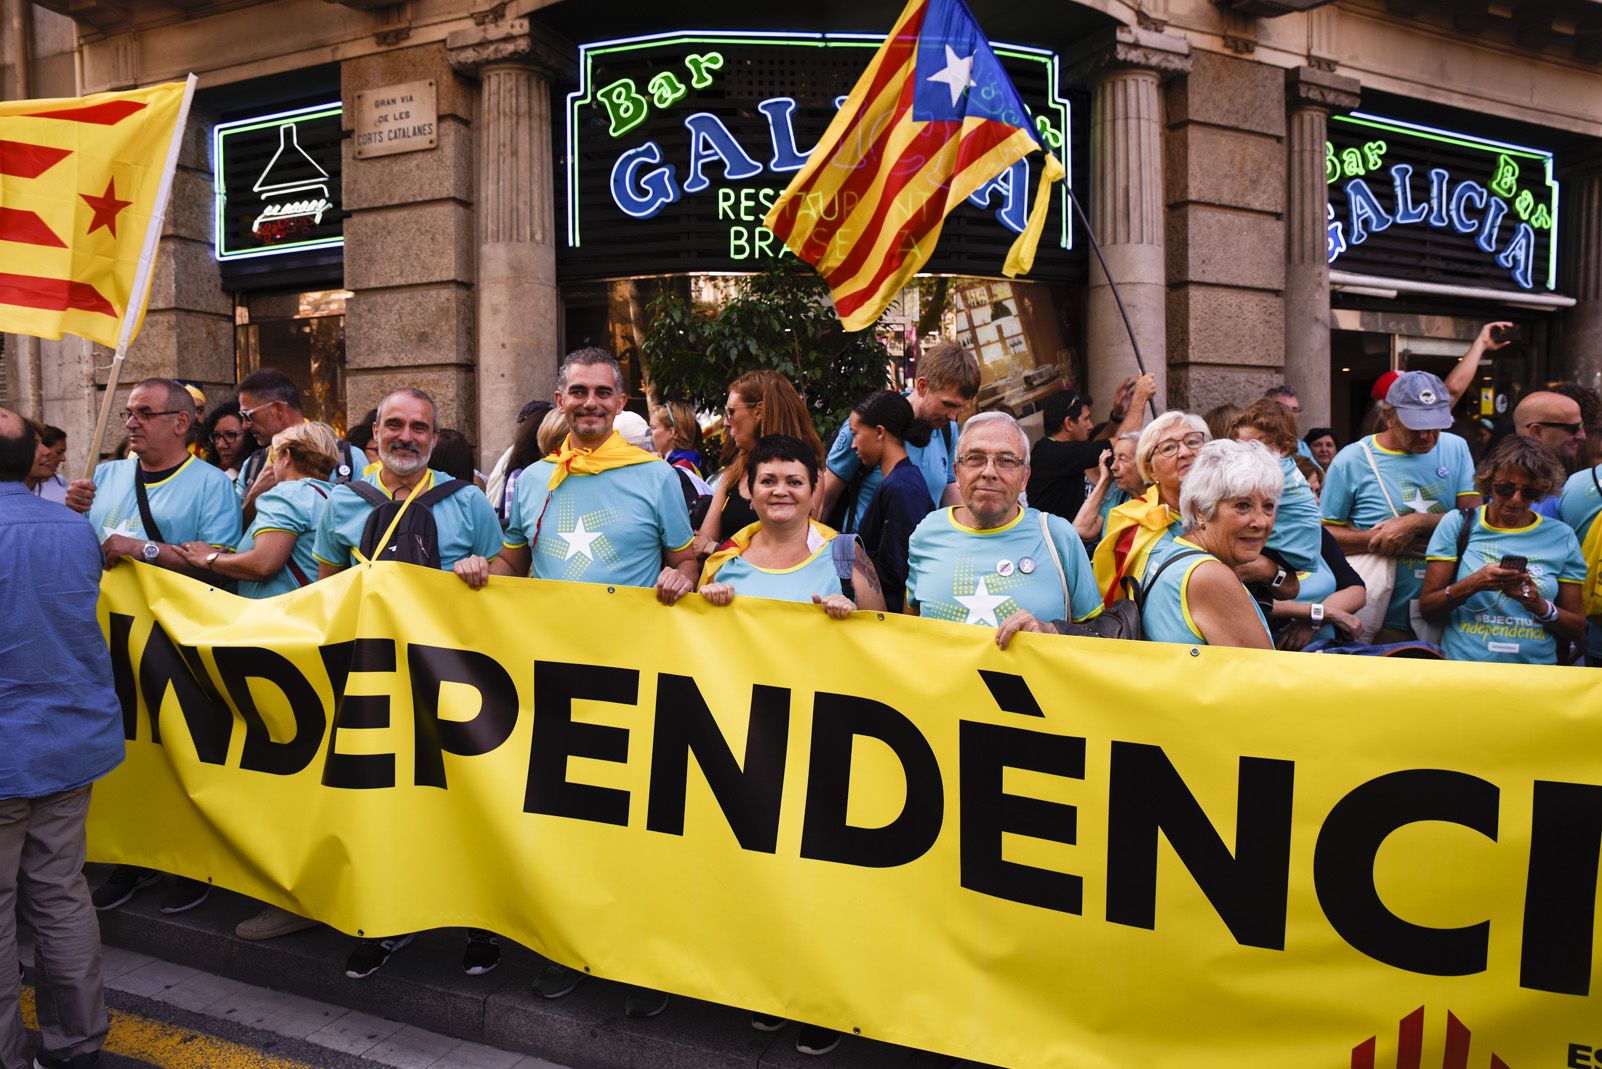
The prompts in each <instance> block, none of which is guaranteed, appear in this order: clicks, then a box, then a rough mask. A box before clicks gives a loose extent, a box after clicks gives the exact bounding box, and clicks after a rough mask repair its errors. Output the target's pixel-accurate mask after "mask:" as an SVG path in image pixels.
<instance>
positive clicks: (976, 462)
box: [957, 453, 1028, 475]
mask: <svg viewBox="0 0 1602 1069" xmlns="http://www.w3.org/2000/svg"><path fill="white" fill-rule="evenodd" d="M1027 463H1028V461H1027V460H1025V459H1024V458H1023V457H1018V456H1013V455H1012V454H1011V453H964V454H962V455H961V456H960V457H958V458H957V467H959V468H962V469H963V470H964V471H984V470H985V468H986V467H988V466H989V465H991V464H994V465H995V466H996V470H997V471H998V472H1000V473H1001V474H1003V475H1011V474H1012V473H1013V472H1015V471H1017V470H1018V469H1019V468H1021V467H1023V466H1024V465H1025V464H1027Z"/></svg>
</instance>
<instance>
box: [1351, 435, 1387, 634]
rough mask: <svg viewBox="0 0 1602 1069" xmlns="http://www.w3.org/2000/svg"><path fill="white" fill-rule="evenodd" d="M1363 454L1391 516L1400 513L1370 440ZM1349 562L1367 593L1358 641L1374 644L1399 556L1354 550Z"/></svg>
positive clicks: (1365, 444)
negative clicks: (1376, 460) (1355, 551)
mask: <svg viewBox="0 0 1602 1069" xmlns="http://www.w3.org/2000/svg"><path fill="white" fill-rule="evenodd" d="M1362 443H1363V453H1364V455H1365V456H1367V457H1368V466H1369V468H1370V470H1372V471H1373V472H1374V481H1375V482H1377V483H1379V488H1380V493H1382V494H1384V495H1385V504H1386V506H1388V507H1389V508H1390V510H1391V515H1392V516H1400V515H1401V513H1399V512H1397V511H1396V502H1394V501H1392V500H1391V492H1390V490H1388V489H1387V488H1386V486H1385V480H1384V479H1382V478H1380V472H1379V464H1378V463H1376V462H1375V460H1374V451H1373V450H1372V449H1370V448H1369V445H1368V439H1367V438H1364V439H1362ZM1346 563H1347V564H1350V565H1351V566H1352V570H1353V571H1354V572H1356V573H1357V574H1358V575H1360V576H1362V577H1363V588H1364V590H1365V591H1366V595H1365V597H1364V599H1363V607H1362V608H1361V609H1358V610H1357V619H1358V621H1359V622H1360V623H1361V624H1362V626H1361V627H1360V628H1359V629H1358V632H1357V640H1358V641H1359V642H1362V643H1365V644H1366V643H1371V642H1373V641H1374V636H1375V635H1376V634H1377V633H1378V632H1379V629H1380V628H1381V627H1383V626H1384V625H1385V611H1386V610H1387V609H1389V608H1390V605H1391V594H1392V593H1394V592H1395V590H1396V558H1395V557H1387V556H1385V555H1384V554H1383V553H1351V554H1348V555H1347V557H1346Z"/></svg>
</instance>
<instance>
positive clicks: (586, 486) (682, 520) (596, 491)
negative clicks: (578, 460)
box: [505, 460, 695, 587]
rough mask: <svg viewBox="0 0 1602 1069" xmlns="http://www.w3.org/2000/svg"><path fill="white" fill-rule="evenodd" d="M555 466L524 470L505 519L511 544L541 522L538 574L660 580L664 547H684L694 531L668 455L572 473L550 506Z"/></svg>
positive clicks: (616, 581)
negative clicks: (598, 470)
mask: <svg viewBox="0 0 1602 1069" xmlns="http://www.w3.org/2000/svg"><path fill="white" fill-rule="evenodd" d="M555 470H556V465H555V464H553V463H552V462H551V461H549V460H541V461H539V462H537V463H534V464H530V465H529V466H528V467H527V468H526V469H525V470H524V472H523V476H522V478H520V479H518V480H517V490H516V492H515V494H514V495H513V497H512V513H511V519H510V521H509V522H508V523H507V525H506V539H505V541H506V545H507V547H508V548H510V549H517V548H519V547H522V546H526V545H528V544H529V543H530V540H531V539H532V538H533V537H534V532H535V529H536V527H537V528H538V530H539V544H538V545H536V546H534V549H533V552H532V554H531V557H532V560H533V565H532V569H531V573H530V574H532V575H533V576H534V578H536V579H566V580H568V581H570V582H575V583H606V584H610V585H613V586H643V587H649V586H654V585H655V584H656V577H657V576H658V575H660V574H661V573H662V554H663V552H664V551H668V552H671V551H674V550H680V549H683V548H684V547H685V546H687V545H689V544H690V542H691V540H692V539H693V538H694V537H695V532H694V531H692V530H690V514H689V511H688V510H687V509H685V507H684V491H683V490H681V489H679V477H678V475H677V474H676V473H675V472H674V470H673V466H672V465H671V464H668V463H667V462H666V461H664V460H652V461H649V462H646V463H643V464H630V465H628V466H627V467H622V468H612V469H611V470H609V471H604V472H601V473H600V474H598V475H581V474H577V473H574V474H570V475H568V477H567V478H565V479H563V480H562V485H560V486H558V487H557V488H556V490H555V491H551V492H549V493H550V504H549V506H547V505H546V500H545V499H546V494H547V493H548V491H547V489H546V487H548V486H549V485H550V481H551V473H552V472H553V471H555ZM542 512H543V513H544V518H543V519H541V513H542Z"/></svg>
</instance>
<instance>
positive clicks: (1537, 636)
mask: <svg viewBox="0 0 1602 1069" xmlns="http://www.w3.org/2000/svg"><path fill="white" fill-rule="evenodd" d="M1562 485H1563V467H1562V465H1561V464H1560V463H1559V462H1558V458H1557V455H1556V454H1554V453H1553V452H1552V451H1551V450H1549V449H1547V448H1546V447H1545V446H1543V445H1541V444H1540V443H1539V442H1537V441H1535V440H1534V439H1533V438H1525V437H1523V436H1521V435H1512V436H1510V437H1507V438H1504V439H1502V441H1501V442H1500V443H1498V444H1497V446H1496V447H1495V448H1494V449H1492V450H1491V452H1490V455H1488V456H1487V457H1486V458H1485V459H1484V460H1482V461H1480V465H1479V467H1478V469H1476V470H1475V472H1474V488H1475V489H1476V490H1478V491H1479V492H1480V493H1481V494H1482V495H1483V496H1484V498H1485V504H1484V505H1483V506H1481V507H1480V508H1478V509H1475V510H1474V511H1473V512H1471V513H1469V515H1468V517H1467V522H1468V524H1469V533H1468V536H1467V538H1465V537H1463V533H1462V532H1463V524H1464V522H1465V517H1464V514H1463V513H1462V512H1454V513H1452V514H1450V515H1448V516H1446V517H1444V518H1443V519H1442V520H1441V522H1440V524H1439V525H1438V526H1437V527H1436V528H1435V534H1434V536H1433V537H1432V538H1431V539H1430V547H1429V552H1428V554H1427V557H1428V564H1427V566H1426V570H1425V573H1424V594H1423V597H1422V598H1421V599H1420V603H1419V608H1420V610H1421V611H1422V612H1423V614H1424V615H1425V616H1428V617H1433V618H1440V617H1442V616H1445V617H1446V633H1445V636H1444V637H1443V639H1442V642H1441V645H1442V648H1443V649H1444V650H1445V651H1446V657H1447V659H1448V660H1453V661H1502V662H1505V663H1509V664H1556V663H1557V659H1558V641H1557V640H1558V639H1559V638H1564V639H1579V638H1580V637H1581V636H1582V635H1584V634H1585V615H1584V611H1583V607H1582V602H1581V597H1580V588H1581V585H1582V584H1583V583H1584V582H1585V558H1584V556H1583V555H1582V554H1581V552H1580V543H1579V540H1578V539H1576V538H1575V537H1574V531H1573V530H1572V529H1570V528H1569V526H1568V525H1567V524H1564V523H1560V522H1554V521H1553V520H1550V519H1548V518H1546V517H1544V516H1541V515H1539V514H1537V513H1536V512H1535V510H1534V509H1533V508H1531V505H1533V504H1534V503H1535V502H1536V501H1539V500H1541V499H1542V498H1544V497H1546V496H1547V495H1548V494H1550V493H1552V491H1553V489H1554V488H1557V487H1560V486H1562Z"/></svg>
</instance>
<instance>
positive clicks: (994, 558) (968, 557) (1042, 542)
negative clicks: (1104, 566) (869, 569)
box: [907, 507, 1101, 627]
mask: <svg viewBox="0 0 1602 1069" xmlns="http://www.w3.org/2000/svg"><path fill="white" fill-rule="evenodd" d="M1040 517H1041V513H1039V512H1037V511H1036V510H1034V509H1031V508H1020V509H1019V510H1018V515H1017V516H1016V517H1015V518H1014V519H1013V520H1012V522H1011V523H1008V524H1005V525H1003V526H1001V527H998V528H996V529H995V530H991V531H978V530H974V529H973V528H971V527H964V526H963V525H962V524H960V523H958V522H957V518H956V508H955V507H948V508H943V509H937V510H936V511H934V512H931V513H929V515H927V516H925V517H924V518H923V522H922V523H920V524H918V528H917V530H915V531H913V532H912V539H911V542H910V543H909V547H908V562H907V563H908V573H907V603H908V604H909V605H910V604H912V603H914V602H916V603H917V604H918V614H919V615H920V616H923V617H925V618H927V619H930V620H951V621H954V622H956V623H959V624H981V625H984V626H987V627H999V626H1000V625H1001V622H1002V621H1003V620H1005V619H1006V618H1007V617H1009V616H1011V615H1012V614H1013V613H1015V612H1018V611H1019V610H1020V609H1027V610H1028V611H1029V612H1031V613H1033V614H1034V616H1035V618H1036V619H1038V620H1041V621H1043V622H1047V623H1049V622H1051V621H1053V620H1065V619H1070V618H1071V619H1073V620H1075V621H1083V620H1088V619H1090V618H1091V617H1092V616H1095V615H1096V614H1097V613H1099V612H1101V592H1100V591H1099V590H1098V589H1097V588H1096V577H1095V576H1094V575H1093V574H1092V573H1091V570H1090V558H1089V557H1087V556H1086V555H1085V545H1084V543H1083V542H1081V541H1080V540H1079V534H1078V533H1077V532H1076V531H1075V530H1074V528H1073V524H1071V523H1069V522H1068V521H1067V520H1065V519H1063V518H1062V517H1061V516H1048V517H1047V522H1048V523H1049V524H1050V530H1051V541H1052V544H1053V545H1055V546H1056V547H1057V554H1058V556H1059V557H1061V559H1062V567H1063V571H1062V572H1058V570H1057V565H1056V563H1055V562H1054V561H1053V560H1052V556H1051V549H1050V548H1049V547H1048V546H1047V545H1046V539H1045V536H1044V534H1043V533H1042V532H1041V530H1040ZM1064 573H1066V578H1067V582H1068V595H1069V602H1070V604H1069V605H1064V604H1063V596H1062V588H1063V579H1064Z"/></svg>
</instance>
